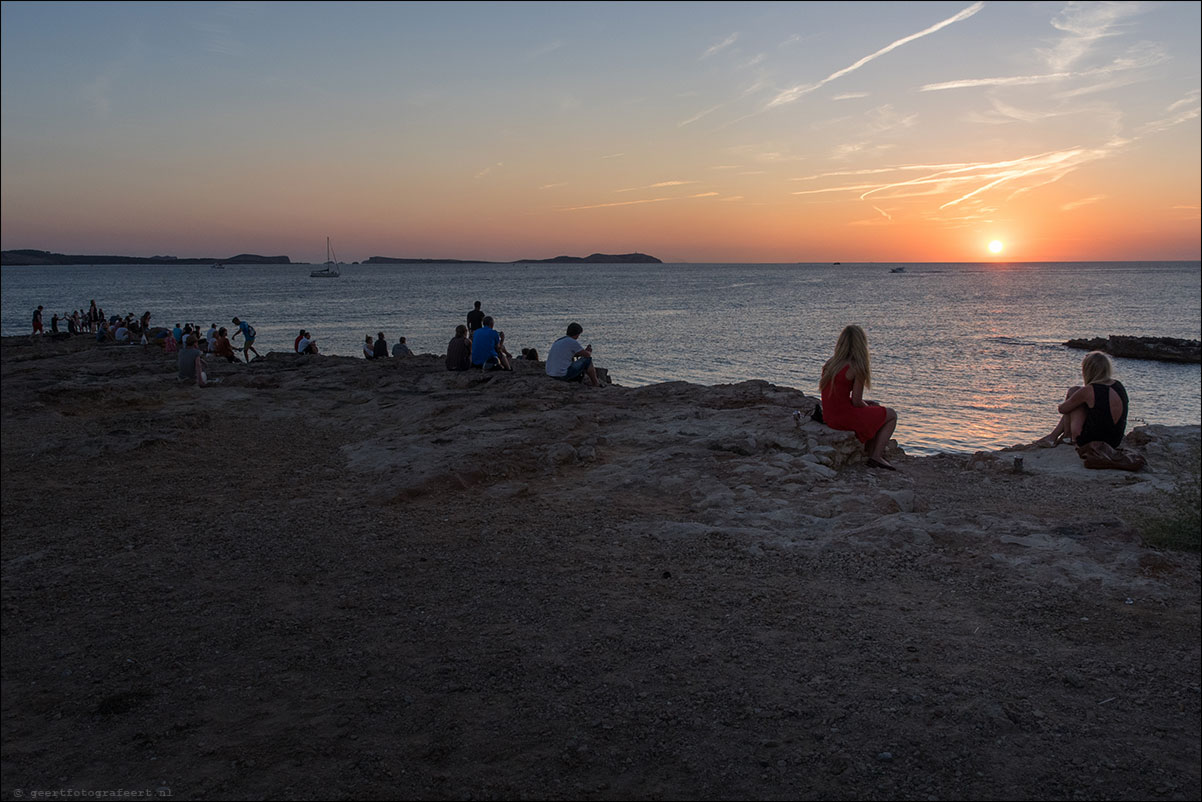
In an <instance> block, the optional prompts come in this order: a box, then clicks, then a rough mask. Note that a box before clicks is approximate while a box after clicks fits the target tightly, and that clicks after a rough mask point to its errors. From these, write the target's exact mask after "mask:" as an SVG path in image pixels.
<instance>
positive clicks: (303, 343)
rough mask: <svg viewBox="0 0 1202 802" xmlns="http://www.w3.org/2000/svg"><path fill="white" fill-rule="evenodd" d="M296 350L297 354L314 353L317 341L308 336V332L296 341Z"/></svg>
mask: <svg viewBox="0 0 1202 802" xmlns="http://www.w3.org/2000/svg"><path fill="white" fill-rule="evenodd" d="M296 352H297V353H298V354H316V353H317V342H316V341H314V340H313V338H312V337H310V336H309V332H307V331H306V332H305V333H304V334H302V335H301V338H300V340H299V341H298V342H297V343H296Z"/></svg>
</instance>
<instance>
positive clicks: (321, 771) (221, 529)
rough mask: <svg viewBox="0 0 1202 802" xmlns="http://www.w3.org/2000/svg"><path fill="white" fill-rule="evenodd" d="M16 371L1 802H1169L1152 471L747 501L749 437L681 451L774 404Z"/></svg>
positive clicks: (770, 481)
mask: <svg viewBox="0 0 1202 802" xmlns="http://www.w3.org/2000/svg"><path fill="white" fill-rule="evenodd" d="M23 341H24V338H12V341H6V342H5V343H4V350H3V370H4V373H3V383H2V393H3V443H2V444H3V460H2V462H0V480H2V487H3V552H2V568H3V584H2V590H3V619H2V636H3V637H2V643H3V676H2V679H3V721H2V730H3V755H2V765H3V782H2V788H0V792H2V793H3V796H4V797H5V798H7V799H12V798H18V797H23V798H31V796H32V795H33V794H34V793H36V792H43V793H44V792H61V793H63V794H69V793H72V792H81V793H92V792H104V791H117V790H119V789H124V790H133V791H137V792H141V791H146V792H148V793H149V794H150V795H151V796H154V795H159V796H166V795H168V794H170V796H171V797H172V798H178V799H279V798H283V799H327V798H336V799H341V798H406V799H564V798H571V799H680V798H697V799H719V798H721V799H965V798H972V799H1181V800H1186V799H1198V798H1199V797H1200V796H1202V791H1200V776H1202V772H1200V762H1202V755H1200V698H1199V697H1200V689H1199V622H1200V618H1199V593H1200V577H1199V563H1198V558H1197V556H1196V555H1182V554H1176V553H1162V552H1157V551H1154V550H1151V549H1148V548H1145V547H1144V546H1142V545H1141V544H1140V542H1139V537H1138V535H1137V534H1136V532H1135V530H1134V529H1133V520H1134V519H1135V518H1136V517H1137V513H1139V514H1142V513H1143V512H1144V511H1145V510H1144V509H1143V506H1142V505H1141V504H1139V503H1138V502H1137V501H1135V502H1133V500H1138V499H1140V498H1147V499H1149V500H1150V499H1153V498H1155V497H1157V496H1156V495H1155V493H1156V490H1157V487H1156V486H1157V482H1159V484H1160V485H1165V483H1166V482H1170V480H1171V479H1172V478H1173V475H1172V472H1171V471H1167V470H1166V469H1165V466H1164V464H1163V460H1162V461H1161V468H1162V470H1160V472H1159V473H1158V472H1157V463H1156V460H1154V459H1150V465H1149V471H1150V473H1149V476H1150V479H1147V480H1141V481H1144V483H1143V484H1140V485H1137V484H1135V482H1136V479H1135V478H1134V477H1131V476H1127V475H1124V476H1108V477H1105V479H1101V478H1096V477H1095V476H1092V475H1085V474H1086V472H1084V471H1083V469H1080V468H1079V466H1077V465H1076V464H1075V463H1074V462H1073V461H1074V460H1075V457H1074V456H1073V455H1071V453H1066V452H1067V449H1056V450H1054V451H1055V453H1053V452H1040V453H1035V452H1026V453H1025V455H1024V460H1025V462H1026V463H1027V469H1026V472H1024V473H1014V472H1013V471H1012V470H1010V469H1009V466H1010V464H1011V460H1012V455H1010V454H1002V455H985V456H982V457H980V458H977V459H975V460H974V459H973V458H969V457H932V458H923V459H910V458H905V457H900V458H899V459H898V462H899V464H900V466H901V468H902V470H901V471H900V472H899V473H898V474H896V475H892V474H890V475H884V474H880V473H877V472H873V471H871V470H869V469H867V468H865V467H864V466H862V465H858V464H846V465H843V464H838V463H837V461H836V463H834V467H833V468H830V472H831V473H832V474H834V475H833V476H828V475H827V474H826V472H825V471H818V470H817V469H813V471H817V472H816V473H811V474H807V476H809V478H808V479H807V480H806V481H804V482H799V480H796V479H795V478H793V477H795V476H796V475H797V474H799V473H800V472H801V468H803V467H805V466H801V463H800V462H797V463H796V465H797V466H799V467H797V469H796V470H785V469H782V470H781V473H782V474H783V475H780V476H778V475H776V473H774V472H772V471H769V472H767V473H764V474H756V473H754V470H753V469H761V468H762V469H763V470H765V471H768V468H770V467H771V465H769V464H768V463H769V456H770V457H771V458H772V459H777V460H779V459H781V458H789V459H795V460H800V459H801V457H799V456H797V455H790V454H789V453H788V452H787V450H785V451H782V448H783V447H782V446H780V444H779V442H778V444H777V445H776V446H772V445H765V443H766V442H768V440H770V437H769V435H767V434H765V433H764V432H760V433H759V434H758V435H757V440H758V445H756V446H755V447H754V448H752V447H749V448H748V449H747V450H750V453H740V452H739V451H738V449H737V448H735V449H734V450H730V449H727V450H723V448H722V447H719V446H721V443H720V442H718V441H717V440H715V439H714V438H715V437H717V436H718V435H713V436H710V435H705V436H708V437H710V439H709V440H708V441H706V442H707V445H704V446H702V445H697V446H695V447H690V446H688V445H687V443H688V442H694V440H688V441H687V442H686V441H685V440H684V438H685V433H686V431H687V432H688V436H689V437H692V434H693V432H692V429H691V428H688V427H692V428H697V429H698V430H700V428H701V427H702V426H704V425H707V422H710V421H726V422H724V423H722V424H721V425H723V426H726V425H728V424H734V423H738V428H740V429H741V428H746V427H747V426H748V425H749V424H747V421H749V420H761V419H763V420H768V412H770V411H775V408H774V407H773V406H772V404H774V403H776V402H775V401H773V400H772V399H773V398H774V397H775V396H774V395H773V393H776V390H764V389H763V388H758V387H753V388H750V389H748V388H741V387H740V388H738V389H737V392H739V393H743V394H744V395H746V394H747V393H751V392H756V393H760V395H759V396H756V397H762V398H764V399H766V400H764V401H763V402H762V403H759V404H755V403H750V402H748V403H746V404H742V405H740V404H736V403H734V402H731V401H730V398H731V397H732V396H731V395H730V393H733V392H736V390H731V391H726V390H722V391H713V393H709V391H706V390H704V388H690V387H687V386H686V387H684V388H681V387H679V386H673V387H670V388H666V389H664V388H659V389H656V388H652V389H643V390H638V391H636V390H628V389H625V388H621V387H607V388H605V389H603V390H599V391H590V390H586V389H584V388H578V387H566V386H562V385H558V384H556V385H555V386H554V387H551V386H550V385H551V384H552V383H551V382H549V380H545V379H543V378H542V377H539V376H537V374H536V372H535V373H532V374H531V375H528V376H527V375H520V374H514V375H510V376H498V377H494V378H493V379H492V380H491V381H489V382H481V381H480V380H479V379H476V380H472V381H469V380H467V379H464V378H461V377H454V378H453V379H452V378H448V377H447V376H446V375H444V374H442V373H441V372H440V370H439V366H438V365H437V364H436V361H430V362H429V363H428V364H427V363H422V362H421V361H420V360H417V361H415V362H414V363H413V364H414V365H418V366H419V367H418V368H413V369H412V370H413V371H414V372H412V375H410V373H407V372H406V371H409V370H410V369H409V368H406V367H402V368H400V369H393V368H391V367H389V368H387V369H385V368H382V367H380V366H376V365H369V364H366V363H363V362H362V361H355V360H342V359H337V358H328V359H321V358H318V359H310V360H305V359H304V358H294V357H292V356H291V355H279V357H280V358H279V359H277V357H276V355H273V356H272V357H270V358H269V359H267V360H264V362H262V363H256V364H253V365H250V366H236V367H235V366H224V367H220V368H215V369H214V372H215V373H217V374H218V375H222V376H223V378H224V379H225V382H224V383H223V384H221V385H218V386H217V387H214V388H209V389H206V390H198V389H196V388H190V387H184V386H179V385H178V384H176V382H175V379H174V377H173V376H172V375H171V370H170V364H169V361H167V360H165V359H164V358H163V357H161V356H156V355H148V354H145V353H141V351H140V349H109V350H108V351H107V352H106V351H102V350H98V349H91V348H87V347H84V346H70V347H68V346H61V347H57V348H50V347H48V346H27V345H24V344H23ZM72 351H75V352H74V353H72ZM419 374H420V375H419ZM507 381H509V382H511V384H510V385H508V388H509V389H508V390H507V389H505V385H504V382H507ZM720 393H726V394H725V395H720ZM786 395H787V394H786ZM796 395H799V394H796V393H793V395H792V396H787V397H783V401H781V403H780V404H777V406H781V404H784V405H785V406H791V405H795V404H796V399H795V396H796ZM669 397H671V398H672V399H675V400H674V401H671V402H669V401H668V400H667V399H668V398H669ZM714 398H720V399H725V400H722V401H721V403H718V401H714V400H713V399H714ZM785 402H788V403H787V404H786V403H785ZM673 403H675V404H677V405H678V407H675V408H674V407H672V404H673ZM740 403H741V402H740ZM782 408H783V407H782ZM673 409H677V410H678V411H679V415H680V416H681V418H680V419H681V420H687V421H688V423H687V426H686V424H683V423H679V421H677V419H676V418H672V420H673V421H676V422H673V423H672V424H671V425H667V424H665V425H663V426H660V425H659V423H658V422H660V421H663V420H666V419H667V418H664V417H663V416H665V415H670V414H672V415H674V414H676V413H674V412H672V410H673ZM702 413H704V414H702ZM711 413H712V414H711ZM728 415H740V416H744V417H741V418H738V419H737V420H736V419H735V418H729V417H727V416H728ZM707 416H708V417H707ZM747 416H751V417H747ZM755 416H758V417H755ZM782 417H787V415H786V416H782ZM565 420H567V421H584V423H577V424H575V425H576V427H577V428H576V430H577V431H579V432H580V437H579V438H576V439H574V440H571V448H572V449H573V454H572V455H569V457H570V458H561V457H559V456H556V455H557V454H561V453H566V452H562V450H561V451H556V450H555V447H556V446H557V443H554V442H552V441H551V440H548V439H547V436H546V431H547V428H548V421H552V422H555V425H560V423H562V422H563V421H565ZM776 420H777V417H775V416H773V417H771V421H772V423H770V424H769V423H765V424H764V426H769V425H771V426H776V425H777V424H776V423H775V421H776ZM588 421H594V422H596V421H600V422H601V423H600V424H598V425H596V426H593V425H592V424H588V425H586V423H587V422H588ZM648 421H650V422H651V423H648ZM740 421H741V422H740ZM485 422H487V423H488V424H489V425H490V426H492V427H493V428H491V429H488V430H487V432H486V430H485V428H483V427H484V425H485ZM567 425H568V426H569V427H570V426H572V424H571V423H568V424H567ZM714 425H718V424H714ZM790 425H791V423H788V424H786V425H784V426H782V427H781V428H780V429H779V432H780V434H779V435H771V436H772V437H778V439H780V442H783V438H785V437H787V436H791V433H790V432H789V431H788V426H790ZM639 427H642V428H639ZM636 429H637V430H638V432H641V434H638V435H637V437H636ZM599 430H600V431H603V432H604V433H603V434H598V431H599ZM677 431H679V432H680V435H677V434H676V432H677ZM722 431H725V430H722ZM765 431H767V430H765ZM774 431H775V430H774ZM702 434H704V433H702ZM719 434H721V432H719ZM700 436H701V435H700V434H699V435H698V437H700ZM722 436H726V435H722ZM1191 436H1192V437H1193V438H1194V440H1196V438H1197V427H1194V428H1193V433H1192V435H1191ZM638 437H641V438H643V439H641V440H639V439H637V438H638ZM673 437H676V438H677V440H679V441H680V442H677V440H673V439H672V438H673ZM440 440H441V441H443V442H442V443H440V442H439V441H440ZM419 442H420V443H422V444H423V445H421V446H420V448H419V446H418V445H417V444H418V443H419ZM696 442H700V440H697V441H696ZM648 443H650V444H655V443H660V444H661V447H660V448H658V449H656V448H652V447H651V446H649V445H647V444H648ZM682 443H683V445H682ZM1162 445H1163V444H1162ZM439 449H445V450H446V456H444V457H441V458H440V457H439V456H438V455H439V453H441V452H440V451H439ZM456 449H459V450H456ZM463 449H467V450H466V451H465V450H463ZM523 449H529V453H527V452H526V451H524V450H523ZM640 449H642V450H640ZM765 449H767V450H768V451H765ZM1171 450H1172V449H1169V450H1168V451H1171ZM648 451H651V452H654V453H653V454H651V456H649V455H648V453H646V452H648ZM819 451H821V449H819ZM1168 451H1165V449H1164V448H1162V450H1161V452H1159V453H1168ZM1178 451H1180V449H1178ZM769 452H770V453H769ZM472 454H476V455H477V456H475V457H472V456H471V455H472ZM481 454H483V455H485V456H480V455H481ZM489 454H492V455H493V456H495V461H492V462H490V461H489V458H488V456H487V455H489ZM367 455H375V456H372V457H371V458H370V459H369V458H368V456H367ZM406 455H415V456H413V461H412V462H405V461H404V460H405V459H406V458H407V457H406ZM828 461H829V460H828ZM1040 466H1042V467H1040ZM1175 468H1180V466H1179V465H1177V466H1175ZM422 471H425V472H424V473H422ZM740 471H741V472H742V473H739V475H740V476H747V475H750V476H752V477H753V481H748V482H747V483H745V484H742V485H739V484H736V482H737V481H738V480H736V479H732V478H731V477H732V476H733V475H734V473H738V472H740ZM773 471H775V469H773ZM1092 473H1093V474H1097V473H1098V472H1092ZM681 477H684V478H683V479H682V478H681ZM682 482H683V485H682ZM682 487H683V489H682ZM698 487H703V488H705V487H711V488H712V487H722V488H726V489H727V490H729V499H727V496H725V495H721V494H719V497H720V498H722V499H724V500H723V502H722V503H721V504H713V505H707V502H706V500H705V498H704V496H706V495H707V494H709V495H710V496H711V497H712V496H713V494H714V493H717V492H719V491H716V490H707V491H705V492H704V493H698V492H690V491H689V488H698ZM745 487H750V493H749V492H747V491H746V490H744V489H742V488H745ZM890 499H895V500H897V501H896V503H893V504H891V503H890V501H889V500H890ZM1148 503H1149V504H1151V503H1152V502H1151V501H1149V502H1148ZM824 505H825V506H824Z"/></svg>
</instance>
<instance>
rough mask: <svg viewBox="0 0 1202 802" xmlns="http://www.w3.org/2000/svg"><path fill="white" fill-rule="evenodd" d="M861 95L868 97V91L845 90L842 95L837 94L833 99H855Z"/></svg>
mask: <svg viewBox="0 0 1202 802" xmlns="http://www.w3.org/2000/svg"><path fill="white" fill-rule="evenodd" d="M861 97H868V92H844V93H843V94H841V95H835V96H834V97H833V98H831V100H855V99H856V98H861Z"/></svg>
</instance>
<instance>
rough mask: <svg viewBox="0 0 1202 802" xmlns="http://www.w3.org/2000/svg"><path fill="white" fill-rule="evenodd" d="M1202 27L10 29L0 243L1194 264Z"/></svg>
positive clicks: (1068, 22) (554, 15)
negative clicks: (327, 240) (1178, 261)
mask: <svg viewBox="0 0 1202 802" xmlns="http://www.w3.org/2000/svg"><path fill="white" fill-rule="evenodd" d="M1200 8H1202V5H1200V4H1199V3H1194V2H1164V3H1062V2H1030V3H1028V2H951V3H943V2H931V3H923V2H905V3H897V2H887V3H855V2H835V3H721V2H715V3H695V2H685V3H554V2H539V3H529V4H527V3H481V4H477V3H452V2H448V3H443V2H439V3H355V2H339V3H319V2H315V3H289V2H278V3H277V2H270V3H258V2H243V3H208V2H197V3H187V2H180V3H152V2H138V3H119V2H112V3H103V2H93V3H59V2H36V3H30V2H4V3H3V4H2V6H0V17H2V19H0V23H2V24H0V60H2V71H0V111H2V117H0V128H2V130H0V152H2V170H0V207H2V208H0V246H2V247H3V249H5V250H8V249H16V248H36V249H40V250H48V251H54V252H59V253H75V254H85V253H86V254H120V255H132V256H154V255H174V256H181V257H188V256H194V257H200V256H204V257H226V256H232V255H234V254H238V253H256V254H261V255H280V254H283V255H287V256H289V257H290V258H291V259H292V260H293V261H298V262H322V261H324V260H325V256H326V254H325V238H326V237H327V236H329V237H330V238H331V240H332V242H333V244H334V248H335V252H336V254H337V256H338V258H339V259H340V260H342V261H357V260H362V259H366V258H367V257H370V256H395V257H415V258H452V259H482V260H495V261H509V260H517V259H523V258H547V257H551V256H556V255H560V254H569V255H587V254H589V253H593V252H602V253H629V252H634V251H640V252H643V253H648V254H652V255H654V256H657V257H659V258H660V259H662V260H664V261H666V262H833V261H842V262H865V261H874V262H878V261H880V262H895V261H942V262H962V261H991V260H1008V261H1092V260H1153V259H1168V260H1176V259H1188V260H1196V259H1199V258H1200V250H1202V247H1200V227H1199V206H1200V187H1202V172H1200V169H1199V160H1200V153H1202V141H1200V136H1199V106H1200V98H1199V94H1200V92H1199V87H1200V78H1199V63H1200V60H1202V47H1200V30H1202V24H1200V22H1202V21H1200V13H1199V12H1200ZM990 243H994V245H993V247H994V248H995V249H998V248H1000V251H999V252H997V253H994V252H991V251H990V249H989V245H990Z"/></svg>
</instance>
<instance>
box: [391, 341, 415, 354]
mask: <svg viewBox="0 0 1202 802" xmlns="http://www.w3.org/2000/svg"><path fill="white" fill-rule="evenodd" d="M392 355H393V356H394V357H396V358H397V359H400V358H402V357H406V356H413V352H412V351H410V350H409V346H408V345H406V344H405V338H404V337H402V338H401V339H399V340H397V341H396V345H394V346H392Z"/></svg>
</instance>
